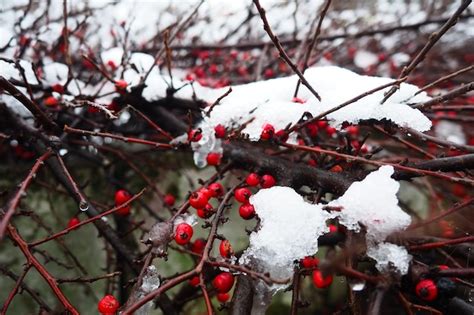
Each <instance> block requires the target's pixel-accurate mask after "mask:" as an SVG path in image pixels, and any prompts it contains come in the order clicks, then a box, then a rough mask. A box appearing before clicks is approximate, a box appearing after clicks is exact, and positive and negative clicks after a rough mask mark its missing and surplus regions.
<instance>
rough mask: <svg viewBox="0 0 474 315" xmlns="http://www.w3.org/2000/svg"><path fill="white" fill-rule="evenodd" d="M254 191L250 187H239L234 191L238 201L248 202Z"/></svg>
mask: <svg viewBox="0 0 474 315" xmlns="http://www.w3.org/2000/svg"><path fill="white" fill-rule="evenodd" d="M251 195H252V192H251V191H250V189H248V188H245V187H243V188H237V189H236V190H235V192H234V197H235V199H236V200H237V201H238V202H241V203H246V202H248V201H249V198H250V196H251Z"/></svg>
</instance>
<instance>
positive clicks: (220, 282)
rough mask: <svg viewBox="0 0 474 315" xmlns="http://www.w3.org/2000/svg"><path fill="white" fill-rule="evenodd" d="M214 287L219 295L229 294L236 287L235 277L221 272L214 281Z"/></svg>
mask: <svg viewBox="0 0 474 315" xmlns="http://www.w3.org/2000/svg"><path fill="white" fill-rule="evenodd" d="M212 285H213V286H214V288H215V289H216V290H217V292H219V293H226V292H229V291H230V289H232V286H233V285H234V276H233V275H232V274H231V273H229V272H221V273H220V274H218V275H217V276H216V277H215V278H214V280H212Z"/></svg>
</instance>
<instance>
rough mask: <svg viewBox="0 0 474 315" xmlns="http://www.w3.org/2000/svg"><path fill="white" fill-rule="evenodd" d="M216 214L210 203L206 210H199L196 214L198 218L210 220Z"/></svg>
mask: <svg viewBox="0 0 474 315" xmlns="http://www.w3.org/2000/svg"><path fill="white" fill-rule="evenodd" d="M214 212H215V211H214V208H213V207H212V205H211V204H210V203H208V204H207V205H205V206H204V208H199V209H197V212H196V213H197V215H198V217H200V218H202V219H208V218H210V217H211V216H212V215H213V214H214Z"/></svg>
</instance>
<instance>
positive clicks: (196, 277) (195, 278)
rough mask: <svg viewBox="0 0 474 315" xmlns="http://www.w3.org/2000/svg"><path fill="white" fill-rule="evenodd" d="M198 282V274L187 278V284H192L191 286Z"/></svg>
mask: <svg viewBox="0 0 474 315" xmlns="http://www.w3.org/2000/svg"><path fill="white" fill-rule="evenodd" d="M199 282H201V281H200V280H199V277H198V276H195V277H192V278H191V279H189V284H190V285H192V286H193V287H197V286H198V285H199Z"/></svg>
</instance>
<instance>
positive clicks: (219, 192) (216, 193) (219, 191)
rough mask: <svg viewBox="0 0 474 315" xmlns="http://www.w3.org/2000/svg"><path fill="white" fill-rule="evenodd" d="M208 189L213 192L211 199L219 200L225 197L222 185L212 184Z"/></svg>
mask: <svg viewBox="0 0 474 315" xmlns="http://www.w3.org/2000/svg"><path fill="white" fill-rule="evenodd" d="M207 188H208V189H209V191H210V192H211V197H214V198H217V197H221V196H223V195H224V187H223V186H222V184H221V183H212V184H210V185H209V186H208V187H207Z"/></svg>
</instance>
